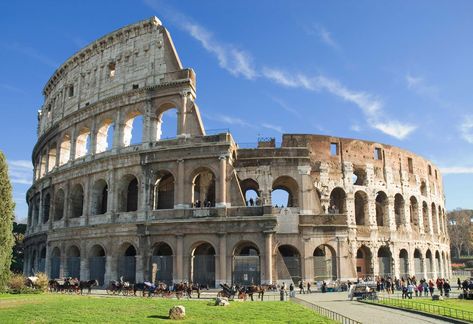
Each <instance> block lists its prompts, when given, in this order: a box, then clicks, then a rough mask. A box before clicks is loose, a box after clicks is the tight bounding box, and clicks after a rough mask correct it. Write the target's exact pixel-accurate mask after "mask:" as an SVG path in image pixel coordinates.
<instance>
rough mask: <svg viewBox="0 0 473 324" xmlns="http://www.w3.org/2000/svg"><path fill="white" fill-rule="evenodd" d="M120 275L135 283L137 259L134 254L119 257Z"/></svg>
mask: <svg viewBox="0 0 473 324" xmlns="http://www.w3.org/2000/svg"><path fill="white" fill-rule="evenodd" d="M118 277H119V278H120V277H123V280H125V281H129V282H132V283H134V282H135V280H136V279H135V278H136V259H135V257H134V256H121V257H119V258H118Z"/></svg>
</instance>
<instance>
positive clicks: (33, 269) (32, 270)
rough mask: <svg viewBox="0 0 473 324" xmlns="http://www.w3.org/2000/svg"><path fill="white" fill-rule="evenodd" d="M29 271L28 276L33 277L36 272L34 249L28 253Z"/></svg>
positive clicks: (35, 252)
mask: <svg viewBox="0 0 473 324" xmlns="http://www.w3.org/2000/svg"><path fill="white" fill-rule="evenodd" d="M29 254H30V255H29V269H28V275H29V276H34V275H35V273H36V272H37V269H36V264H37V257H36V254H37V251H36V249H32V250H31V252H30V253H29Z"/></svg>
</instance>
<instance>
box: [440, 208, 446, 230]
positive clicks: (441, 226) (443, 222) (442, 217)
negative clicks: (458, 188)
mask: <svg viewBox="0 0 473 324" xmlns="http://www.w3.org/2000/svg"><path fill="white" fill-rule="evenodd" d="M438 215H439V225H440V232H441V233H445V232H446V230H445V215H443V214H442V207H440V205H439V206H438Z"/></svg>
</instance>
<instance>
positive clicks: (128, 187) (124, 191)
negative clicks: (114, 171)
mask: <svg viewBox="0 0 473 324" xmlns="http://www.w3.org/2000/svg"><path fill="white" fill-rule="evenodd" d="M119 198H120V202H119V205H120V211H121V212H132V211H137V210H138V179H136V177H135V176H134V175H131V174H127V175H125V176H124V177H123V178H122V179H121V181H120V185H119Z"/></svg>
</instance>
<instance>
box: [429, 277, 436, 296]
mask: <svg viewBox="0 0 473 324" xmlns="http://www.w3.org/2000/svg"><path fill="white" fill-rule="evenodd" d="M434 290H435V288H434V283H433V281H432V279H430V280H429V293H430V297H432V295H433V294H434Z"/></svg>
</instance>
